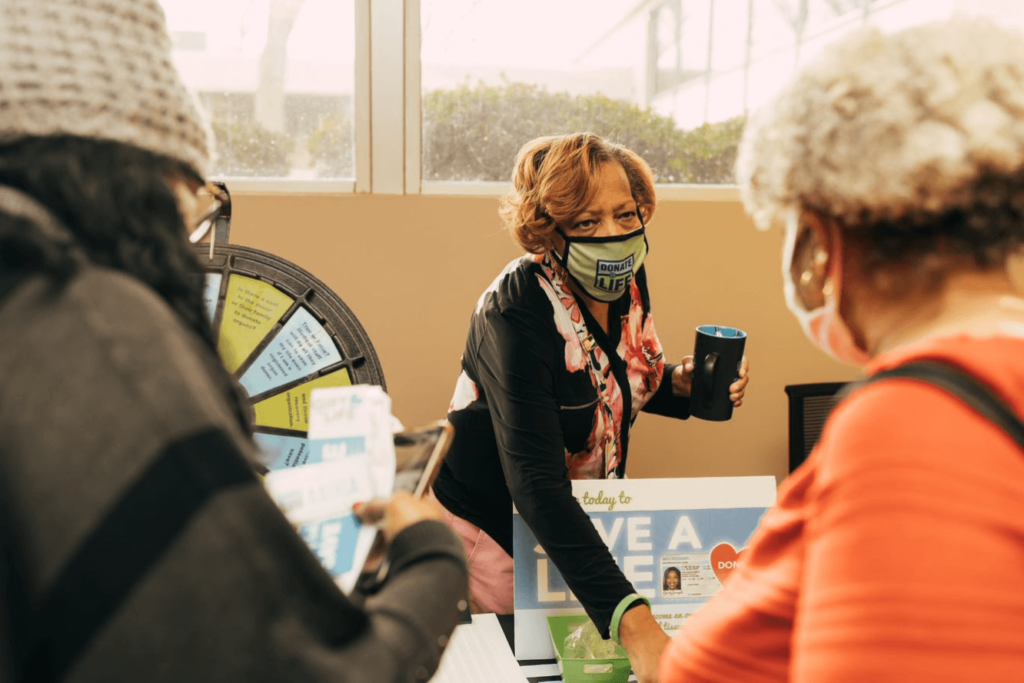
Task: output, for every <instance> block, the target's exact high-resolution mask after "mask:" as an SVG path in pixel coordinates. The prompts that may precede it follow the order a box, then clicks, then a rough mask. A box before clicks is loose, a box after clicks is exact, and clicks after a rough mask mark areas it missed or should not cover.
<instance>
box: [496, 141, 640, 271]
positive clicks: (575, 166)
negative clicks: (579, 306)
mask: <svg viewBox="0 0 1024 683" xmlns="http://www.w3.org/2000/svg"><path fill="white" fill-rule="evenodd" d="M612 161H614V162H617V163H619V164H620V165H621V166H622V168H623V170H625V172H626V178H627V179H628V180H629V189H630V193H631V194H632V195H633V199H634V200H635V201H636V204H637V210H638V211H639V212H640V216H641V217H642V218H643V221H644V223H647V222H648V221H650V219H651V217H652V216H653V215H654V210H655V207H656V206H657V198H656V197H655V194H654V173H653V172H652V171H651V167H650V166H649V165H648V164H647V162H646V161H644V160H643V159H642V158H640V156H639V155H638V154H637V153H636V152H633V151H632V150H629V149H627V148H625V147H623V146H622V145H618V144H615V143H613V142H608V141H607V140H604V139H603V138H601V137H599V136H597V135H594V134H593V133H573V134H571V135H552V136H547V137H541V138H536V139H535V140H531V141H530V142H527V143H526V144H525V145H523V146H522V148H521V149H520V150H519V154H518V155H517V157H516V165H515V169H514V170H513V171H512V191H511V192H510V193H509V194H507V195H506V196H505V197H503V198H502V200H501V206H500V208H499V211H498V213H499V214H500V215H501V218H502V220H503V221H504V222H505V227H507V228H508V230H509V233H511V235H512V239H513V240H515V241H516V243H517V244H518V245H519V246H521V247H522V248H523V249H525V250H526V251H528V252H530V253H531V254H539V253H542V252H544V251H546V250H547V249H550V248H551V240H550V235H551V233H552V232H554V230H555V228H556V227H563V228H565V227H568V226H569V225H570V224H571V222H572V219H573V218H575V217H576V216H578V215H579V214H580V213H582V212H583V211H584V210H585V209H586V207H587V206H588V205H589V204H590V203H591V201H593V199H594V195H596V194H597V185H596V183H595V182H594V180H595V176H596V175H597V170H598V168H600V166H601V165H602V164H605V163H608V162H612Z"/></svg>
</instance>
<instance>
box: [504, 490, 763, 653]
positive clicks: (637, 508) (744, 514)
mask: <svg viewBox="0 0 1024 683" xmlns="http://www.w3.org/2000/svg"><path fill="white" fill-rule="evenodd" d="M572 485H573V495H574V496H575V497H576V500H577V501H579V503H580V506H581V507H582V508H583V510H584V511H585V512H586V513H587V514H588V515H589V516H590V520H591V522H592V523H593V524H594V527H595V528H596V529H597V531H598V533H599V534H600V535H601V538H602V539H604V541H605V544H606V545H607V546H608V549H609V550H610V551H611V554H612V556H613V557H614V558H615V560H616V562H618V564H619V567H620V568H621V569H622V572H623V574H625V575H626V578H627V579H628V580H629V581H630V582H631V583H632V584H633V586H634V588H635V589H636V591H637V592H638V593H640V594H641V595H644V596H646V597H647V598H649V599H650V601H651V611H652V612H653V613H654V616H655V618H656V619H657V620H658V623H660V624H661V626H662V628H664V629H665V631H666V632H667V633H668V634H669V636H671V635H672V634H673V633H674V632H675V631H676V629H678V628H679V626H680V625H682V623H683V622H684V621H685V620H686V619H687V618H688V617H689V616H690V615H691V614H693V612H694V611H695V610H696V609H697V608H698V607H700V606H701V605H703V604H704V603H705V602H707V600H708V599H709V598H711V597H712V596H713V595H715V593H717V592H718V590H719V589H720V588H721V586H722V581H724V580H725V579H726V578H727V576H728V573H729V572H730V571H731V570H732V569H733V568H735V567H736V565H737V562H739V561H742V558H741V557H740V553H742V552H743V549H744V548H745V547H746V545H747V542H748V541H749V540H750V536H751V535H752V534H753V532H754V530H755V529H756V528H757V525H758V523H759V522H760V521H761V517H762V516H763V515H764V513H765V512H766V511H767V510H768V508H769V507H771V506H772V505H774V504H775V478H774V477H770V476H768V477H708V478H688V479H593V480H575V481H573V482H572ZM512 544H513V551H514V557H515V560H514V567H515V645H516V659H519V660H526V659H553V658H554V656H555V654H554V650H553V649H552V646H551V639H550V637H549V636H548V632H547V622H546V618H547V617H548V616H553V615H557V614H582V613H583V606H582V605H581V604H580V603H579V601H578V600H576V599H575V597H574V596H573V595H572V593H571V592H570V591H569V589H568V587H567V586H566V583H565V580H564V579H563V578H562V576H561V574H559V572H558V570H557V569H556V568H555V566H554V564H553V563H552V562H550V561H549V560H548V557H547V555H546V553H545V552H544V549H543V548H542V547H541V546H540V544H539V543H538V542H537V540H536V538H535V537H534V535H533V532H532V531H530V528H529V527H528V526H527V525H526V523H525V522H524V521H523V519H522V518H521V517H520V516H519V515H518V514H515V513H514V514H513V517H512ZM673 570H674V571H673ZM676 574H678V583H676V581H674V580H673V576H674V575H676Z"/></svg>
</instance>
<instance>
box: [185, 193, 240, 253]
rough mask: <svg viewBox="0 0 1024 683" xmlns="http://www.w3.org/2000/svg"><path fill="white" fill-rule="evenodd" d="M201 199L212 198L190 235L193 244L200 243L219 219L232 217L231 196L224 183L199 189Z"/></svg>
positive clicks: (189, 239)
mask: <svg viewBox="0 0 1024 683" xmlns="http://www.w3.org/2000/svg"><path fill="white" fill-rule="evenodd" d="M197 194H198V195H199V197H200V198H201V199H203V198H205V197H210V198H211V200H210V205H209V206H207V207H206V209H205V210H204V211H203V213H202V214H200V216H199V220H198V221H196V227H194V228H193V229H192V231H191V232H190V233H189V235H188V241H189V242H191V243H192V244H196V243H198V242H200V241H201V240H202V239H203V238H204V237H206V235H207V234H208V233H209V232H210V228H212V227H213V226H214V225H215V224H216V223H217V218H218V217H219V216H222V215H230V212H231V196H230V195H229V194H228V191H227V187H226V186H225V185H224V183H218V182H212V181H211V182H208V183H206V184H205V185H203V186H202V187H201V188H199V192H198V193H197Z"/></svg>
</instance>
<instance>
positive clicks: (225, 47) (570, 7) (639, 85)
mask: <svg viewBox="0 0 1024 683" xmlns="http://www.w3.org/2000/svg"><path fill="white" fill-rule="evenodd" d="M160 1H161V3H162V4H163V6H164V9H165V11H166V13H167V18H168V27H169V29H170V30H171V33H172V40H173V45H174V50H173V57H174V60H175V62H176V63H177V65H178V66H179V68H180V69H181V71H182V73H183V75H184V77H185V80H186V81H187V82H188V83H189V84H190V85H191V87H192V88H193V89H194V90H195V91H196V92H197V93H198V96H199V98H200V100H201V101H202V102H203V104H204V105H205V107H206V109H207V110H208V112H210V113H211V114H212V120H213V127H214V131H215V133H216V137H217V147H218V151H219V155H220V158H219V159H218V161H217V165H216V167H215V169H214V175H215V176H217V177H221V178H227V179H229V180H231V181H232V184H233V186H235V187H238V186H239V185H241V186H243V187H247V188H252V189H270V190H276V191H289V190H303V191H309V190H312V191H318V190H329V191H356V190H358V191H372V192H377V193H381V192H384V193H399V194H400V193H420V192H427V193H436V192H446V193H447V192H451V193H472V194H479V193H484V194H497V193H500V192H503V191H504V190H505V189H506V188H507V184H508V178H509V175H510V173H511V170H512V164H513V162H514V159H515V154H516V152H517V151H518V149H519V147H520V146H521V145H522V144H523V143H524V142H526V141H527V140H530V139H532V138H534V137H537V136H539V135H549V134H557V133H568V132H573V131H578V130H592V131H594V132H596V133H599V134H601V135H603V136H606V137H608V138H610V139H612V140H616V141H618V142H621V143H623V144H625V145H627V146H629V147H631V148H633V149H635V150H636V151H637V152H639V153H640V154H641V155H642V156H644V158H645V159H647V160H648V162H650V164H651V166H652V167H653V168H654V169H655V171H656V173H657V175H658V180H659V183H662V184H663V185H664V184H669V185H701V186H704V187H705V188H710V189H693V188H684V189H678V190H676V189H674V188H663V189H662V191H661V196H662V197H673V196H675V197H682V198H706V197H709V196H714V197H719V196H721V197H735V196H736V193H735V188H727V189H726V190H723V191H722V192H724V194H716V193H719V189H717V188H718V186H722V185H725V186H728V185H730V184H731V183H732V182H733V175H732V173H733V165H734V162H735V155H736V146H737V143H738V141H739V138H740V136H741V135H742V131H743V125H744V123H745V121H746V116H747V114H748V112H750V111H751V110H753V109H755V108H757V107H759V106H761V105H762V104H764V103H765V102H766V101H768V99H769V98H770V97H772V96H773V95H774V94H775V93H776V92H777V91H778V90H779V88H780V87H781V86H782V85H783V84H784V83H785V82H786V81H788V80H789V79H790V78H791V77H792V75H793V74H794V72H795V70H796V69H797V68H799V67H800V65H801V64H803V63H805V62H806V61H807V60H809V59H811V58H813V56H814V55H815V54H817V53H818V51H820V50H821V49H822V48H823V47H824V46H826V45H828V44H829V43H831V42H834V41H836V40H838V39H839V38H841V37H842V36H843V35H845V34H846V33H848V32H850V31H852V30H855V29H857V28H858V27H860V26H863V25H865V24H875V25H877V26H879V27H881V28H882V29H884V30H896V29H900V28H904V27H906V26H909V25H912V24H919V23H922V22H926V21H931V20H935V19H942V18H945V17H949V16H951V15H952V14H954V13H958V12H965V13H971V14H982V15H987V16H991V17H994V18H996V19H997V21H998V22H999V23H1001V24H1003V25H1013V26H1017V27H1019V28H1020V27H1024V12H1022V11H1021V9H1020V4H1019V2H1018V0H517V1H516V2H509V0H160ZM709 193H710V194H709Z"/></svg>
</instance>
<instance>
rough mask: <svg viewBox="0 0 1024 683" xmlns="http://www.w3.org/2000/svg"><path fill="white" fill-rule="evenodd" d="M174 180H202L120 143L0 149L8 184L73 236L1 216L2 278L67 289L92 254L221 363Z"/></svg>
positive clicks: (64, 140)
mask: <svg viewBox="0 0 1024 683" xmlns="http://www.w3.org/2000/svg"><path fill="white" fill-rule="evenodd" d="M174 176H184V177H186V178H191V179H195V180H197V181H199V180H200V178H199V176H198V174H197V173H196V172H195V171H194V170H193V169H191V168H190V167H189V166H187V165H185V164H183V163H181V162H178V161H174V160H172V159H169V158H166V157H161V156H158V155H155V154H152V153H150V152H146V151H144V150H142V149H138V148H135V147H131V146H128V145H124V144H121V143H117V142H111V141H103V140H93V139H87V138H80V137H74V136H54V137H41V138H23V139H20V140H18V141H16V142H12V143H6V144H3V145H0V184H2V185H7V186H9V187H12V188H15V189H17V190H20V191H22V192H24V193H25V194H27V195H28V196H30V197H32V198H33V199H35V200H36V201H38V202H39V203H41V204H42V205H43V206H45V207H46V208H48V209H49V210H50V211H51V212H52V213H53V215H54V216H56V217H57V218H58V219H59V220H60V221H61V222H62V223H63V224H64V226H65V227H66V228H67V229H68V230H69V231H70V232H71V235H72V238H73V240H71V241H67V242H57V241H54V240H53V239H51V238H50V237H49V236H47V235H46V234H44V233H43V232H42V231H40V230H33V229H31V227H32V224H31V223H30V222H29V221H28V220H27V219H25V218H22V217H20V216H12V215H8V214H5V213H2V212H0V272H18V271H31V272H35V273H41V274H45V275H47V276H48V277H49V278H50V279H51V281H52V282H53V283H54V284H55V285H56V286H58V287H59V286H63V285H64V284H66V283H67V282H69V281H70V280H71V279H72V278H73V277H74V276H75V274H76V272H77V270H78V267H79V263H80V261H81V259H82V257H83V256H84V258H85V259H86V260H88V261H89V262H91V263H94V264H96V265H99V266H104V267H107V268H111V269H113V270H118V271H120V272H122V273H126V274H128V275H130V276H132V277H133V278H135V279H136V280H139V281H140V282H142V283H143V284H145V285H147V286H148V287H150V288H151V289H152V290H153V291H155V292H156V293H157V294H158V295H159V296H160V298H162V299H163V300H164V301H165V302H166V303H167V305H168V306H170V308H171V309H172V310H173V311H174V312H175V313H176V314H177V315H178V317H179V318H180V319H181V320H182V322H183V323H184V324H185V326H186V327H188V328H189V329H191V330H192V331H193V332H195V334H196V335H197V336H198V337H199V338H200V339H201V340H202V341H203V342H204V343H205V345H206V346H207V347H208V348H209V349H210V351H211V352H212V353H214V354H215V355H216V354H217V349H216V341H215V339H214V334H213V330H212V329H211V327H210V324H209V322H208V321H207V319H206V314H205V305H204V303H203V282H204V272H203V270H202V268H201V267H200V265H199V261H198V260H197V259H196V256H195V254H194V252H193V247H192V246H191V245H190V244H189V243H188V240H187V239H186V237H185V225H184V223H183V219H182V216H181V213H180V211H179V209H178V203H177V199H176V198H175V196H174V192H173V191H172V189H171V186H170V184H169V183H168V178H170V177H174ZM215 379H219V380H221V381H220V382H219V384H221V385H222V387H223V388H224V392H225V395H226V396H227V398H228V400H229V405H231V406H233V408H234V409H235V413H236V416H237V417H238V419H239V423H240V424H241V425H242V427H243V429H244V430H245V432H246V433H250V432H251V429H250V427H249V419H248V412H247V409H246V408H245V405H244V401H243V399H242V394H241V392H240V389H238V388H237V386H236V384H235V382H234V381H233V380H232V379H231V378H230V376H229V375H228V373H227V371H226V370H225V371H224V375H223V377H220V378H215Z"/></svg>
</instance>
